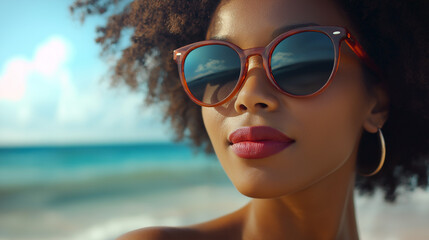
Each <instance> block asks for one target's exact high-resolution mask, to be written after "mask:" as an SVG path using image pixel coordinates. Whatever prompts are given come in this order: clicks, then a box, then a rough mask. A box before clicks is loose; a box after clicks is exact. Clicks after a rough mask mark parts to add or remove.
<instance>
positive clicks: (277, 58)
mask: <svg viewBox="0 0 429 240" xmlns="http://www.w3.org/2000/svg"><path fill="white" fill-rule="evenodd" d="M292 56H293V53H291V52H278V53H276V54H274V55H273V56H272V58H271V65H272V67H273V69H275V68H277V67H280V66H283V65H285V64H288V63H290V62H292V61H293V58H292Z"/></svg>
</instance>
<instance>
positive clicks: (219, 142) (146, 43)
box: [74, 0, 429, 239]
mask: <svg viewBox="0 0 429 240" xmlns="http://www.w3.org/2000/svg"><path fill="white" fill-rule="evenodd" d="M105 7H106V5H105V4H102V3H99V2H98V1H91V3H88V4H86V5H85V4H81V3H79V1H77V2H76V3H75V6H74V8H81V9H82V8H83V9H87V10H92V11H94V10H98V11H100V12H103V11H105V10H106V8H105ZM427 9H428V4H427V3H424V2H423V1H422V3H419V2H417V1H415V2H413V3H396V2H392V1H334V0H323V1H320V0H305V1H297V0H269V1H257V0H246V1H245V0H225V1H221V2H220V3H215V2H214V1H201V2H197V1H193V2H192V3H190V2H187V1H184V2H179V1H171V2H167V1H163V2H158V1H153V2H152V1H135V2H134V3H132V4H131V5H130V6H129V7H128V8H126V9H125V11H124V12H121V13H119V14H117V15H114V16H112V17H111V18H110V19H109V23H108V24H107V26H106V27H104V28H100V29H99V31H100V32H101V34H102V35H101V37H100V38H99V39H98V41H99V42H100V43H101V44H103V45H104V46H105V50H108V49H109V48H110V47H111V46H112V45H115V43H117V42H118V39H119V38H120V33H121V30H123V29H125V28H127V27H133V28H134V34H133V37H132V43H131V46H130V47H128V48H127V49H125V50H124V52H123V55H122V58H121V59H120V60H119V61H118V63H117V65H116V68H115V74H114V77H115V80H121V79H124V80H125V81H126V83H127V84H129V85H130V86H132V87H135V88H137V87H138V86H139V84H141V82H140V81H141V79H139V78H138V77H137V75H138V74H139V73H140V71H142V69H144V70H146V71H149V73H150V77H149V80H148V81H147V84H148V86H149V94H148V99H147V100H148V102H154V101H157V100H161V101H164V102H166V103H167V106H168V107H167V110H166V117H167V118H168V119H170V120H171V123H172V126H173V128H174V129H175V130H176V132H177V136H178V139H182V138H184V137H189V138H191V139H192V140H193V142H194V143H195V145H196V146H201V145H205V146H206V147H207V149H208V150H210V145H209V144H208V139H209V141H210V143H211V145H212V146H213V149H214V152H215V153H216V155H217V156H218V159H219V161H220V163H221V165H222V167H223V168H224V170H225V172H226V173H227V175H228V177H229V178H230V180H231V181H232V183H233V184H234V185H235V187H236V188H237V190H238V191H240V192H241V193H242V194H244V195H246V196H249V197H251V198H252V200H251V201H250V202H249V203H248V204H247V205H246V206H244V207H243V208H241V209H239V210H237V211H235V212H233V213H231V214H228V215H226V216H223V217H220V218H218V219H214V220H211V221H208V222H205V223H201V224H196V225H192V226H186V227H181V228H168V227H153V228H144V229H140V230H136V231H134V232H130V233H128V234H125V235H123V236H122V237H120V239H358V238H359V236H358V229H357V225H356V218H355V210H354V200H353V193H354V191H353V190H354V188H355V186H357V187H358V188H359V189H361V190H363V191H369V192H371V191H372V190H373V188H374V187H376V186H379V187H381V188H383V189H385V190H386V199H387V200H391V201H392V200H394V198H395V194H396V191H395V190H396V188H397V186H399V185H401V184H404V185H406V184H409V183H410V182H412V181H413V180H417V183H416V184H415V185H418V186H422V187H426V186H427V180H428V177H427V171H428V161H427V159H428V158H427V155H428V149H429V148H428V146H429V145H428V135H429V130H428V127H427V123H428V121H427V120H428V108H427V106H428V105H427V104H428V89H429V87H428V84H427V69H428V68H427V60H428V58H427V49H428V48H427V43H428V36H427V30H426V27H425V26H427V24H425V23H424V22H422V21H424V20H425V18H424V17H423V16H424V15H423V14H424V13H426V12H427ZM188 44H191V45H188ZM185 45H186V46H185ZM182 46H185V47H182ZM174 49H176V51H174V59H175V60H176V63H177V64H178V67H179V75H178V74H177V67H176V66H175V64H176V63H174V62H173V61H172V60H171V58H172V56H171V55H172V54H171V53H172V50H174ZM249 49H250V50H249ZM149 60H150V61H149ZM136 62H137V63H139V64H135V63H136ZM154 63H155V64H154ZM179 76H180V79H181V82H182V85H183V86H184V89H185V91H183V89H182V87H181V86H180V85H179V82H180V80H179ZM187 95H188V96H187ZM192 101H193V102H192ZM203 128H205V130H206V131H204V130H202V129H203ZM185 132H186V133H189V135H185ZM205 132H207V135H205V134H204V133H205ZM383 134H384V136H383ZM384 141H385V145H384ZM385 149H387V153H386V162H384V150H385ZM362 175H367V176H366V177H363V176H362ZM356 177H357V181H356V180H355V178H356Z"/></svg>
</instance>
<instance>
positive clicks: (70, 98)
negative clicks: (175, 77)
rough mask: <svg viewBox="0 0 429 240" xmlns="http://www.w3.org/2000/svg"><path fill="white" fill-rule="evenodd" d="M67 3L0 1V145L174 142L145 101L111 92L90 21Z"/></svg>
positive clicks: (95, 19)
mask: <svg viewBox="0 0 429 240" xmlns="http://www.w3.org/2000/svg"><path fill="white" fill-rule="evenodd" d="M71 2H72V1H58V0H38V1H34V0H14V1H4V0H2V1H0V29H1V32H2V34H1V37H0V146H22V145H68V144H98V143H128V142H159V141H169V140H170V139H171V138H172V135H171V134H170V131H168V127H167V125H165V124H163V123H162V118H161V115H160V111H159V110H158V109H156V108H155V107H148V106H145V105H144V103H143V98H144V95H143V93H140V92H132V91H130V90H129V89H127V88H126V87H117V88H111V87H109V83H108V81H106V79H105V78H104V80H103V77H106V73H107V68H108V65H107V62H106V61H105V60H103V59H102V58H101V57H100V56H99V53H100V50H101V48H100V47H99V46H98V45H97V44H96V43H95V41H94V39H95V37H96V33H95V27H96V26H97V25H100V24H102V23H103V22H104V21H105V18H103V17H92V18H89V19H87V21H86V22H85V23H84V24H83V25H82V24H81V23H80V21H79V20H78V17H77V16H72V15H71V14H70V12H69V9H68V5H69V4H70V3H71Z"/></svg>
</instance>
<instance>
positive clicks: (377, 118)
mask: <svg viewBox="0 0 429 240" xmlns="http://www.w3.org/2000/svg"><path fill="white" fill-rule="evenodd" d="M371 88H372V89H371V92H370V93H369V95H370V98H371V100H370V105H369V111H368V114H367V116H366V119H365V122H364V124H363V128H364V129H365V130H366V131H367V132H370V133H376V132H377V131H378V129H379V128H382V127H383V125H384V123H385V122H386V120H387V117H388V115H389V102H390V101H389V97H388V95H387V91H386V88H385V87H384V86H383V85H382V84H378V85H375V86H372V87H371Z"/></svg>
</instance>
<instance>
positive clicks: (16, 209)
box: [0, 143, 429, 240]
mask: <svg viewBox="0 0 429 240" xmlns="http://www.w3.org/2000/svg"><path fill="white" fill-rule="evenodd" d="M355 199H356V209H357V220H358V226H359V230H360V237H361V239H365V240H371V239H377V240H379V239H389V240H401V239H414V240H420V239H421V240H423V239H425V240H427V239H429V231H428V230H427V222H429V214H428V213H429V204H428V202H429V191H425V190H420V189H418V190H416V191H414V192H413V193H412V194H411V193H407V192H404V193H403V194H401V195H400V196H399V197H398V199H397V202H396V203H395V204H388V203H385V202H384V201H383V194H382V193H381V192H377V193H376V194H375V196H373V197H364V196H358V195H357V194H356V198H355ZM248 201H249V198H247V197H245V196H243V195H241V194H240V193H239V192H238V191H237V190H236V189H235V188H234V186H233V185H232V183H231V182H230V181H229V180H228V178H227V176H226V175H225V173H224V172H223V170H222V168H221V166H220V164H219V163H218V161H217V159H216V157H215V156H213V155H210V156H209V155H206V154H203V153H196V152H195V151H194V150H192V149H190V148H189V147H188V146H186V145H183V144H174V143H146V144H120V145H98V146H51V147H14V148H4V147H3V148H0V240H113V239H115V238H116V237H118V236H119V235H121V234H123V233H125V232H128V231H131V230H134V229H137V228H142V227H148V226H154V225H157V226H159V225H163V226H165V225H168V226H180V225H188V224H194V223H199V222H202V221H206V220H210V219H213V218H216V217H219V216H222V215H224V214H226V213H229V212H231V211H233V210H236V209H238V208H239V207H241V206H243V205H245V204H246V203H247V202H248Z"/></svg>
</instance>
